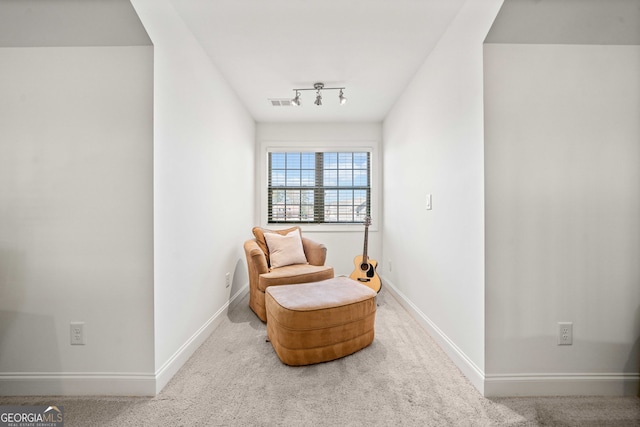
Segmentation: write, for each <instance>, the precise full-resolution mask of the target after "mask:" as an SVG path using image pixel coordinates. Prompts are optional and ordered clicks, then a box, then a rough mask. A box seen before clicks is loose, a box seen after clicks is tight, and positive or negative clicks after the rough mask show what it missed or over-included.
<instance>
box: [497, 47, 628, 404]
mask: <svg viewBox="0 0 640 427" xmlns="http://www.w3.org/2000/svg"><path fill="white" fill-rule="evenodd" d="M638 58H640V47H638V46H607V45H591V46H589V45H535V44H533V45H532V44H527V45H523V44H515V45H513V44H512V45H509V44H487V45H485V105H486V112H485V114H486V122H485V126H486V146H485V152H486V167H485V170H486V190H485V191H486V223H487V225H486V227H487V231H486V236H487V237H486V257H487V264H486V269H487V281H486V288H487V290H486V295H487V306H486V311H487V324H486V328H487V332H486V334H487V356H486V357H487V360H486V373H487V380H488V386H487V388H488V390H489V391H490V393H491V394H494V395H495V394H511V395H513V394H554V393H559V394H622V393H628V394H634V395H635V394H636V393H637V383H638V372H639V362H640V353H639V345H640V341H639V338H638V337H639V336H640V263H639V262H638V261H639V260H640V167H639V163H638V161H639V160H640V122H639V121H638V118H639V117H640V79H639V78H638V76H640V62H639V61H638ZM559 321H571V322H573V324H574V338H573V339H574V343H573V345H572V346H558V345H557V341H556V340H557V322H559Z"/></svg>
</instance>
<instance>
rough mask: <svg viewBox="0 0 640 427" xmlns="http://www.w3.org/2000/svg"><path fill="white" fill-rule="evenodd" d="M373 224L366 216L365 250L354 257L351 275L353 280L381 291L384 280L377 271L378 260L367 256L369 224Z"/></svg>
mask: <svg viewBox="0 0 640 427" xmlns="http://www.w3.org/2000/svg"><path fill="white" fill-rule="evenodd" d="M370 225H371V218H369V217H366V218H365V220H364V250H363V251H362V255H358V256H356V257H355V258H354V259H353V263H354V264H355V267H356V268H355V270H353V273H351V275H350V276H349V277H350V278H351V279H353V280H357V281H358V282H360V283H362V284H363V285H366V286H368V287H370V288H371V289H373V290H374V291H376V292H380V288H381V287H382V282H381V281H380V276H378V273H377V272H376V267H377V266H378V261H376V260H374V259H371V258H369V257H368V256H367V244H368V240H369V226H370Z"/></svg>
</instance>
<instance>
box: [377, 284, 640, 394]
mask: <svg viewBox="0 0 640 427" xmlns="http://www.w3.org/2000/svg"><path fill="white" fill-rule="evenodd" d="M383 282H384V286H385V288H386V289H387V290H389V291H390V292H391V293H392V294H393V295H394V296H395V297H396V298H397V299H398V301H399V302H400V304H402V306H403V307H404V308H406V309H407V311H408V312H409V314H411V316H412V317H413V318H414V319H416V320H417V321H418V323H420V324H421V325H422V326H423V327H424V328H425V329H426V330H427V332H428V333H429V335H431V337H433V339H434V340H435V341H436V342H437V343H438V345H440V347H441V348H442V349H443V350H444V352H445V353H446V354H447V356H449V358H450V359H451V360H452V361H453V363H455V365H456V366H457V367H458V369H460V371H462V373H463V374H464V375H465V376H466V377H467V379H469V381H470V382H471V383H472V384H473V385H474V387H475V388H476V389H478V391H479V392H480V393H481V394H482V395H483V396H485V397H509V396H638V395H640V375H638V374H615V373H614V374H598V373H596V374H591V373H586V374H508V375H495V374H494V375H485V373H484V372H483V370H482V369H480V368H479V367H478V366H476V365H475V364H474V363H473V362H472V361H471V360H470V359H469V358H468V357H467V356H466V355H465V354H464V352H463V351H462V350H460V349H459V348H458V347H457V346H456V345H455V343H454V342H453V341H451V340H450V339H449V338H448V337H447V336H446V334H444V333H443V332H442V331H441V330H440V329H439V328H438V327H437V326H436V325H435V324H434V323H433V322H432V321H431V320H430V319H429V317H428V316H427V315H426V314H424V313H423V312H422V311H420V309H418V307H416V305H415V304H413V303H412V302H411V301H410V300H409V299H407V297H406V296H405V295H404V294H403V293H402V292H400V291H399V290H398V288H397V287H395V286H394V285H393V283H392V282H390V281H389V280H387V279H384V280H383Z"/></svg>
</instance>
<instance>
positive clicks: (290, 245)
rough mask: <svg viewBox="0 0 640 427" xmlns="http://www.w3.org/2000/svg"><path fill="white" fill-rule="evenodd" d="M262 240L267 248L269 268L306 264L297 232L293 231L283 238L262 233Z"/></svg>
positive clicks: (274, 234)
mask: <svg viewBox="0 0 640 427" xmlns="http://www.w3.org/2000/svg"><path fill="white" fill-rule="evenodd" d="M264 238H265V239H266V241H267V246H268V247H269V258H270V259H271V268H278V267H284V266H286V265H292V264H306V263H307V257H306V256H305V255H304V249H303V247H302V238H301V237H300V231H299V230H293V231H292V232H290V233H288V234H286V235H284V236H283V235H281V234H277V233H264Z"/></svg>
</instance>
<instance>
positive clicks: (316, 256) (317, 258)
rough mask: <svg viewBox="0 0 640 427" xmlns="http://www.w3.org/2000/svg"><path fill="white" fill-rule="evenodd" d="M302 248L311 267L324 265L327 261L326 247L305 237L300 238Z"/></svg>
mask: <svg viewBox="0 0 640 427" xmlns="http://www.w3.org/2000/svg"><path fill="white" fill-rule="evenodd" d="M302 248H303V249H304V254H305V256H306V257H307V261H308V262H309V264H311V265H324V263H325V261H326V260H327V247H326V246H325V245H323V244H322V243H318V242H315V241H313V240H311V239H307V238H306V237H303V238H302Z"/></svg>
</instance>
